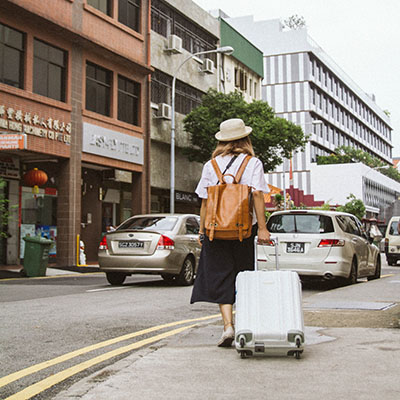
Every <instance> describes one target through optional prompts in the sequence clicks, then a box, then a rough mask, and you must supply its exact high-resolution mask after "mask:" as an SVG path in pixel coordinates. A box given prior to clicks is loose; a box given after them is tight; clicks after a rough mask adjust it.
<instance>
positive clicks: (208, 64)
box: [201, 58, 214, 74]
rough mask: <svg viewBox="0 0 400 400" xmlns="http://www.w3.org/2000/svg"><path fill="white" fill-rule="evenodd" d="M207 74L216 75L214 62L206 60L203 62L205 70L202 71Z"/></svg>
mask: <svg viewBox="0 0 400 400" xmlns="http://www.w3.org/2000/svg"><path fill="white" fill-rule="evenodd" d="M201 70H202V71H203V72H205V73H206V74H213V73H214V61H213V60H210V59H209V58H206V59H205V60H204V62H203V68H202V69H201Z"/></svg>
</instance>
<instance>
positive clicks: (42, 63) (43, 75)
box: [33, 39, 67, 101]
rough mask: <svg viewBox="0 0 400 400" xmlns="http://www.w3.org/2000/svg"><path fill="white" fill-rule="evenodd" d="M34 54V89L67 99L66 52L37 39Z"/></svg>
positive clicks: (55, 98)
mask: <svg viewBox="0 0 400 400" xmlns="http://www.w3.org/2000/svg"><path fill="white" fill-rule="evenodd" d="M33 54H34V56H33V91H34V92H35V93H37V94H41V95H42V96H46V97H50V98H51V99H54V100H59V101H65V86H66V85H65V80H66V60H67V56H66V52H65V51H64V50H61V49H59V48H57V47H54V46H51V45H49V44H47V43H44V42H42V41H40V40H37V39H35V41H34V47H33Z"/></svg>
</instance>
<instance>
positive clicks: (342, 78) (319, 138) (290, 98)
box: [228, 16, 393, 206]
mask: <svg viewBox="0 0 400 400" xmlns="http://www.w3.org/2000/svg"><path fill="white" fill-rule="evenodd" d="M228 22H229V23H230V24H231V25H232V26H234V27H235V28H236V29H237V30H238V31H239V32H241V33H243V34H244V35H245V36H246V37H247V38H249V40H251V41H252V42H253V43H254V44H255V45H256V46H257V47H258V48H260V49H261V50H262V51H263V53H264V81H263V87H262V97H263V99H264V100H266V101H267V102H268V103H269V104H270V105H271V106H272V107H273V108H274V109H275V112H276V114H277V116H280V117H283V118H286V119H288V120H289V121H292V122H294V123H296V124H298V125H300V126H301V127H302V128H303V131H304V132H305V133H306V134H307V135H309V141H308V143H307V145H306V149H305V151H304V152H298V153H296V154H294V155H293V160H292V161H293V162H292V166H293V180H292V182H293V185H294V187H295V188H298V189H300V190H303V191H304V193H305V194H313V192H312V187H311V184H312V179H311V173H312V168H311V167H312V163H315V162H316V159H317V156H319V155H329V154H331V153H332V152H333V151H334V150H335V148H336V147H338V146H343V145H345V146H350V147H355V148H358V149H361V150H363V151H366V152H368V153H370V154H371V155H373V156H375V157H377V158H379V159H381V160H382V161H383V162H386V163H388V164H391V163H392V147H393V146H392V137H391V131H392V128H391V126H390V120H389V117H388V116H387V115H386V114H385V113H384V112H383V111H382V110H381V109H380V108H379V107H378V106H377V105H376V103H375V98H374V96H373V95H367V94H366V93H365V92H364V91H363V90H362V89H360V88H359V87H358V86H357V84H356V83H354V81H353V80H352V79H351V78H350V77H348V76H347V75H346V73H344V72H343V71H342V70H341V68H340V67H338V66H337V64H336V63H335V62H334V61H333V60H332V59H331V58H330V57H329V56H328V55H327V54H326V53H325V52H324V51H323V50H322V49H321V48H320V47H319V46H318V44H316V43H315V41H314V40H313V39H312V38H311V37H310V36H309V35H308V32H307V29H306V28H302V29H298V30H285V29H284V26H283V25H282V23H281V22H280V21H279V20H268V21H254V19H253V17H252V16H248V17H240V18H230V19H228ZM288 170H289V167H288V162H287V163H286V164H284V165H283V166H281V167H279V168H277V170H276V171H274V172H273V173H270V174H268V179H269V183H271V184H273V185H275V186H278V187H281V188H283V179H282V178H283V171H288ZM288 173H289V172H287V174H288ZM344 177H345V176H344ZM359 179H360V181H361V180H362V176H360V177H359ZM364 181H365V180H364ZM285 182H286V186H287V187H288V185H289V177H288V175H287V176H286V179H285ZM318 184H320V185H330V184H329V182H325V181H321V182H319V183H318ZM337 189H338V188H337V187H336V188H332V190H337ZM365 190H368V188H367V187H365ZM366 198H367V199H368V198H369V196H368V195H366ZM317 199H318V198H317ZM318 200H326V201H327V200H329V199H328V198H327V199H318ZM371 206H372V204H371Z"/></svg>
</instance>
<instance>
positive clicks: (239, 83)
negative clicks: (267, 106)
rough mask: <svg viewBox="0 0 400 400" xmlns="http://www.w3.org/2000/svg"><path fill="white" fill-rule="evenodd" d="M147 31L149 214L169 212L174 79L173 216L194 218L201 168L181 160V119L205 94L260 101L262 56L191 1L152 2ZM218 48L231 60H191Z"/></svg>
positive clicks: (185, 141)
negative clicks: (228, 52) (150, 71)
mask: <svg viewBox="0 0 400 400" xmlns="http://www.w3.org/2000/svg"><path fill="white" fill-rule="evenodd" d="M151 29H152V31H151V65H152V67H153V68H154V72H153V74H152V81H151V83H152V87H151V110H152V111H151V112H152V117H151V210H152V212H169V211H170V147H171V101H172V100H171V96H172V94H171V90H172V80H173V77H174V75H176V93H175V94H176V96H175V136H176V139H175V140H176V141H175V171H176V173H175V211H176V212H195V213H198V212H199V210H200V203H199V200H198V198H197V196H196V194H195V193H194V190H195V188H196V185H197V183H198V181H199V179H200V175H201V170H202V165H201V164H200V163H196V162H190V161H189V160H188V159H187V157H186V156H185V154H184V148H185V147H188V146H189V145H190V141H189V136H188V133H187V132H185V130H184V126H183V119H184V117H185V116H186V115H187V114H188V113H190V111H192V109H194V108H195V107H197V106H198V105H199V104H200V103H201V98H202V96H203V95H204V94H205V93H206V92H207V90H208V89H210V88H213V89H216V90H219V91H221V92H224V93H229V92H231V91H234V90H237V91H240V92H241V93H242V94H243V96H244V98H245V100H246V101H252V100H253V99H261V80H262V76H263V58H262V57H263V56H262V52H261V51H260V50H258V49H257V48H256V47H255V46H254V45H253V44H251V43H250V42H249V41H248V40H247V39H246V38H245V37H244V36H243V35H242V34H240V33H239V32H237V31H236V30H235V29H234V28H233V27H231V26H230V25H229V24H228V23H227V22H226V21H224V20H223V18H222V17H221V15H219V14H218V15H213V16H212V15H210V14H209V13H207V12H206V11H204V10H203V9H202V8H200V7H199V6H197V5H196V4H195V3H194V2H192V1H184V0H168V1H161V0H152V2H151ZM222 46H232V47H233V48H234V52H233V54H232V55H223V54H216V53H211V54H205V55H200V56H194V57H192V56H193V55H194V54H195V53H198V52H203V51H210V50H214V49H216V48H217V47H222ZM191 57H192V58H191ZM188 58H189V60H188V61H187V62H185V63H184V64H183V65H181V64H182V63H183V62H184V61H185V60H186V59H188Z"/></svg>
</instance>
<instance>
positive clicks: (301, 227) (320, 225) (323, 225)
mask: <svg viewBox="0 0 400 400" xmlns="http://www.w3.org/2000/svg"><path fill="white" fill-rule="evenodd" d="M267 227H268V230H269V231H270V232H271V233H329V232H333V231H334V230H333V223H332V218H331V217H329V216H327V215H318V214H280V215H271V217H270V218H269V220H268V224H267Z"/></svg>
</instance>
